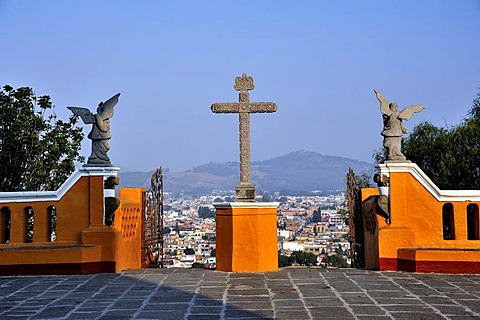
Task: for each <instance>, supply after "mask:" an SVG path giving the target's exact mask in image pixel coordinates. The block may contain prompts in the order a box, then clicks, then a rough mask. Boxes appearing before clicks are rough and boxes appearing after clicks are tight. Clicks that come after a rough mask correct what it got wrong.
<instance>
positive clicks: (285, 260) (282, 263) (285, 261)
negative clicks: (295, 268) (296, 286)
mask: <svg viewBox="0 0 480 320" xmlns="http://www.w3.org/2000/svg"><path fill="white" fill-rule="evenodd" d="M291 265H292V264H291V263H290V259H289V257H288V256H286V255H283V254H278V267H279V268H285V267H288V266H291Z"/></svg>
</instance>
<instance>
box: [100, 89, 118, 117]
mask: <svg viewBox="0 0 480 320" xmlns="http://www.w3.org/2000/svg"><path fill="white" fill-rule="evenodd" d="M119 96H120V93H117V94H116V95H114V96H113V97H111V98H110V99H108V100H107V101H105V102H103V103H100V105H101V106H100V110H99V111H98V112H97V113H98V115H99V116H100V117H102V119H109V118H111V117H113V107H115V105H116V104H117V103H118V97H119Z"/></svg>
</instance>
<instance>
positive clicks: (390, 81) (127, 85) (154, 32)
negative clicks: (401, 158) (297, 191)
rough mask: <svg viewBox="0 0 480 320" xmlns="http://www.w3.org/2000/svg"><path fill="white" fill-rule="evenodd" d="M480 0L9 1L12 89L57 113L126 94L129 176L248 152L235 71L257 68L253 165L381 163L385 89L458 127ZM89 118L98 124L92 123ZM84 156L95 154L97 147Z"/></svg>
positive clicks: (120, 151)
mask: <svg viewBox="0 0 480 320" xmlns="http://www.w3.org/2000/svg"><path fill="white" fill-rule="evenodd" d="M479 40H480V1H478V0H450V1H448V0H444V1H439V0H438V1H425V0H422V1H418V0H402V1H304V0H298V1H193V0H191V1H118V0H115V1H107V0H102V1H100V0H99V1H93V0H92V1H83V0H82V1H64V0H50V1H49V0H42V1H33V0H24V1H10V0H0V84H1V85H4V84H10V85H12V86H13V87H15V88H16V87H20V86H29V87H33V88H34V89H35V91H36V93H37V95H43V94H48V95H50V96H51V97H52V100H53V103H54V104H55V106H56V112H57V114H59V115H60V117H62V118H65V119H66V118H67V117H68V115H69V111H68V110H66V106H69V105H76V106H85V107H89V108H91V109H92V110H94V108H95V107H96V106H97V104H98V102H99V101H103V100H106V99H108V98H109V97H111V96H112V95H114V94H115V93H117V92H121V94H122V95H121V96H120V101H119V103H118V105H117V106H116V107H115V108H116V109H115V116H114V118H113V119H111V126H112V129H111V130H112V135H113V137H112V139H111V140H110V145H111V150H110V152H109V156H110V158H111V159H112V162H113V163H114V164H116V165H119V166H120V167H121V168H122V169H123V170H125V171H133V170H151V169H153V168H155V167H157V166H159V165H163V166H164V167H166V168H170V169H172V170H183V169H188V168H191V167H192V166H195V165H200V164H204V163H207V162H224V161H238V159H239V155H238V149H239V147H238V116H237V115H233V114H213V113H212V112H211V111H210V105H211V104H212V103H213V102H231V101H232V102H233V101H238V93H237V92H236V91H235V90H234V89H233V84H234V78H235V77H237V76H240V75H241V74H242V72H246V73H247V74H248V75H251V76H252V77H253V78H254V82H255V90H253V91H251V93H250V97H251V101H273V102H276V103H277V105H278V111H277V113H275V114H256V115H252V117H251V128H252V133H251V135H252V140H251V147H252V160H265V159H269V158H272V157H276V156H280V155H283V154H285V153H288V152H290V151H295V150H300V149H302V150H307V151H316V152H319V153H321V154H325V155H337V156H344V157H348V158H353V159H358V160H365V161H370V162H373V160H372V157H371V155H372V153H373V152H374V150H375V149H377V148H379V147H380V146H381V144H382V137H381V136H380V131H381V130H382V118H381V114H380V111H379V103H378V101H377V100H376V98H375V94H374V92H373V89H374V88H376V89H378V90H380V92H382V93H383V94H384V95H385V96H386V97H387V98H388V99H389V100H390V101H396V102H398V103H399V106H400V107H404V106H406V105H410V104H423V105H425V106H427V109H425V110H424V111H422V112H421V113H419V114H416V115H415V116H414V117H413V118H412V120H410V121H408V122H406V126H407V127H408V128H409V129H410V130H411V129H412V128H413V127H414V125H415V124H416V123H419V122H420V121H431V122H432V123H434V124H436V125H442V126H443V125H445V124H448V125H455V124H458V123H459V122H460V121H461V120H462V119H463V118H464V117H465V116H466V114H467V111H468V110H469V108H470V107H471V104H472V100H473V99H474V98H475V96H476V93H477V92H478V90H479V89H478V88H479V87H480V41H479ZM89 130H90V128H89V127H88V126H85V133H86V134H87V133H88V132H89ZM82 153H83V154H84V155H86V156H88V155H89V153H90V144H89V143H88V142H87V143H84V146H83V148H82Z"/></svg>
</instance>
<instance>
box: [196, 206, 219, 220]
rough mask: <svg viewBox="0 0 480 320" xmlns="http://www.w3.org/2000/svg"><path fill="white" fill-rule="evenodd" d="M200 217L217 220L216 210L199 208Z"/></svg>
mask: <svg viewBox="0 0 480 320" xmlns="http://www.w3.org/2000/svg"><path fill="white" fill-rule="evenodd" d="M198 216H199V217H200V218H215V209H212V208H209V207H203V206H200V207H198Z"/></svg>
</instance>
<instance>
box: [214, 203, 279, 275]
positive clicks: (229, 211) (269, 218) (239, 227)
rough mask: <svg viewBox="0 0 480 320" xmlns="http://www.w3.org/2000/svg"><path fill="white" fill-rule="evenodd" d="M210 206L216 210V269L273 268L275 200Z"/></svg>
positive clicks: (275, 241)
mask: <svg viewBox="0 0 480 320" xmlns="http://www.w3.org/2000/svg"><path fill="white" fill-rule="evenodd" d="M214 206H215V209H216V211H217V215H216V223H217V238H216V239H217V240H216V242H217V246H216V252H217V270H219V271H226V272H263V271H274V270H277V269H278V240H277V206H278V203H276V202H273V203H272V202H270V203H267V202H258V203H257V202H232V203H222V204H214Z"/></svg>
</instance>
